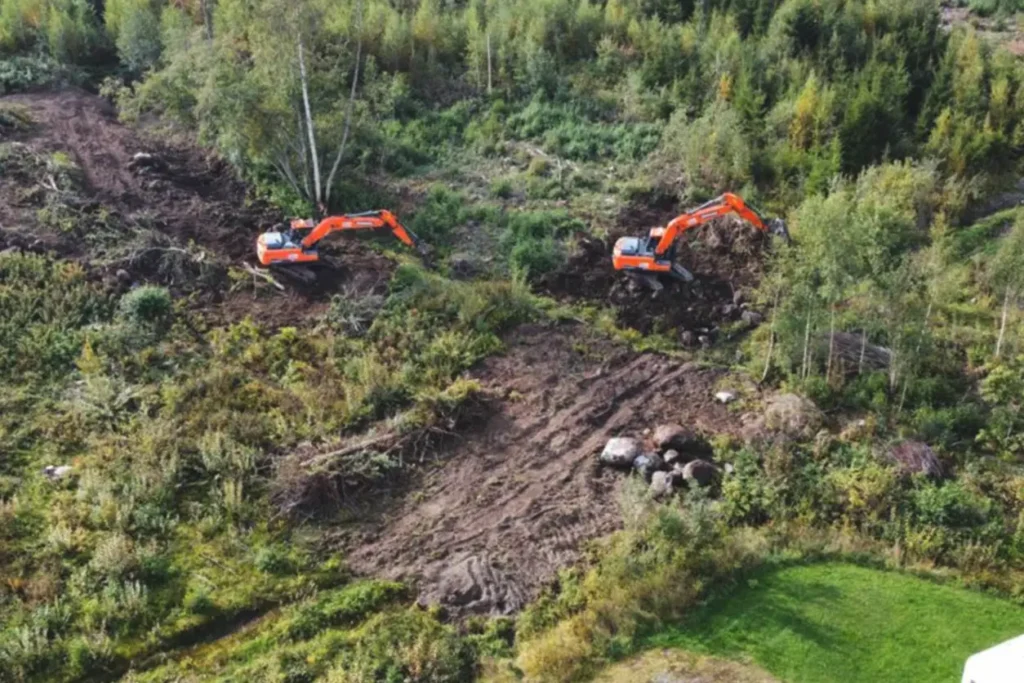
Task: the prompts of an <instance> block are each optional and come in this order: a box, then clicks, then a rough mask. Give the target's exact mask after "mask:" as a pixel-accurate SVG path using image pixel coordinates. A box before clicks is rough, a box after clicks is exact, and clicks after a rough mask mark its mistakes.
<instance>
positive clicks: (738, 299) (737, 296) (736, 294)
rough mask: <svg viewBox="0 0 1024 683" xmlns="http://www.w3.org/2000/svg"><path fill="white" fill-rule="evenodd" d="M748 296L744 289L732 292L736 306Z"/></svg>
mask: <svg viewBox="0 0 1024 683" xmlns="http://www.w3.org/2000/svg"><path fill="white" fill-rule="evenodd" d="M746 298H747V295H746V294H745V293H744V292H743V290H742V289H737V290H736V291H735V292H733V293H732V303H733V305H735V306H739V305H740V304H742V303H743V302H744V301H745V300H746Z"/></svg>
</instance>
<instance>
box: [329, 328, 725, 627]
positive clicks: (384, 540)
mask: <svg viewBox="0 0 1024 683" xmlns="http://www.w3.org/2000/svg"><path fill="white" fill-rule="evenodd" d="M506 343H507V350H506V352H505V353H504V354H503V355H500V356H495V357H492V358H489V359H487V360H485V361H483V362H482V363H481V364H480V365H479V366H478V367H477V368H476V369H475V371H473V372H472V373H471V374H472V375H473V376H474V377H476V378H477V379H479V380H480V381H481V383H482V384H484V386H485V387H486V388H488V389H489V390H490V391H491V392H492V393H494V394H496V395H497V396H498V397H499V398H498V399H497V400H496V403H497V405H496V406H495V407H494V410H493V413H492V415H491V416H490V417H489V418H488V419H487V420H485V421H484V422H483V423H482V424H480V425H478V426H477V427H476V429H473V430H470V431H467V432H463V433H462V434H460V435H459V436H458V437H457V439H458V440H457V441H456V442H455V443H454V444H453V445H451V446H449V447H448V449H447V450H446V451H445V452H444V453H441V454H439V456H440V457H441V458H442V459H443V462H444V464H443V465H440V466H439V467H438V468H436V469H435V470H434V471H432V472H431V473H430V474H427V475H425V480H424V481H423V482H422V483H420V484H419V485H417V486H416V490H415V493H411V494H410V495H408V496H407V497H406V499H405V500H404V501H403V502H401V503H400V504H399V505H398V506H397V507H396V509H395V510H393V511H392V512H391V513H389V514H387V515H386V517H385V519H384V520H383V521H382V522H381V524H380V526H379V527H378V528H376V529H375V530H374V531H373V532H371V533H370V534H369V538H365V539H364V540H363V543H362V544H361V545H357V546H356V547H354V548H352V550H351V552H350V554H349V557H348V560H349V562H350V564H351V565H352V566H353V567H354V568H355V569H356V570H358V571H360V572H364V573H367V574H374V575H383V576H387V577H391V578H401V579H406V580H411V581H413V582H414V583H416V584H418V586H419V588H420V596H421V600H422V601H424V602H427V603H432V602H440V603H442V604H444V605H446V606H447V607H448V608H449V609H451V610H452V611H453V612H454V613H456V614H468V613H510V612H514V611H517V610H518V609H520V608H521V607H522V606H523V605H524V604H526V603H527V602H528V601H529V600H530V599H531V598H533V597H535V596H536V595H537V593H538V592H539V591H540V589H541V588H542V587H543V586H544V585H545V584H547V583H549V582H550V581H551V580H552V579H553V578H554V577H555V576H556V573H557V571H558V570H559V569H561V568H563V567H566V566H568V565H570V564H572V563H573V562H574V561H575V560H577V559H578V557H579V552H580V549H581V545H582V544H583V543H584V542H585V541H586V540H588V539H592V538H596V537H599V536H602V535H604V534H607V533H609V532H611V531H613V530H615V529H616V528H617V527H618V526H619V525H620V521H621V512H620V509H619V506H618V504H617V501H618V495H617V494H618V492H619V490H620V488H621V486H622V483H623V481H625V479H626V477H625V476H624V475H623V474H622V473H618V472H612V471H608V470H604V469H601V468H599V467H598V465H597V454H598V453H599V451H600V450H601V448H602V447H603V446H604V444H605V442H606V441H607V440H608V438H609V437H611V436H615V435H620V434H634V435H637V436H639V435H640V434H642V432H643V430H644V429H648V428H651V429H653V428H654V427H655V426H656V425H657V424H658V423H660V422H671V421H678V422H680V423H681V424H683V425H686V426H689V427H692V428H694V429H697V430H701V431H705V432H708V433H737V432H738V430H739V428H740V421H739V417H738V416H737V415H735V414H733V413H730V411H729V410H728V409H727V408H726V407H725V406H722V405H718V404H715V403H714V402H713V400H712V393H713V387H714V384H715V382H716V380H718V379H719V377H720V376H721V371H718V370H712V369H700V368H698V367H697V366H696V365H694V364H689V363H680V362H678V361H677V360H674V359H672V358H669V357H666V356H662V355H658V354H650V353H646V354H636V353H633V352H631V351H628V350H625V349H623V348H621V347H619V346H617V345H614V344H612V343H611V342H608V341H604V340H597V339H591V338H590V337H589V335H588V334H587V333H586V331H585V330H584V329H583V328H581V327H579V326H576V325H563V326H555V327H551V326H539V325H531V326H525V327H521V328H520V329H518V330H517V331H516V332H515V333H513V334H512V335H511V337H510V338H509V339H508V340H507V342H506Z"/></svg>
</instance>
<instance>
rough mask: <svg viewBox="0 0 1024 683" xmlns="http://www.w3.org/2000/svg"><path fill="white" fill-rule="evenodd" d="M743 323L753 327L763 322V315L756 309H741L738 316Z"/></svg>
mask: <svg viewBox="0 0 1024 683" xmlns="http://www.w3.org/2000/svg"><path fill="white" fill-rule="evenodd" d="M740 320H742V321H743V322H744V323H745V324H747V325H750V326H751V327H755V326H757V325H760V324H761V323H763V322H764V316H763V315H761V314H760V313H758V312H757V311H743V315H741V316H740Z"/></svg>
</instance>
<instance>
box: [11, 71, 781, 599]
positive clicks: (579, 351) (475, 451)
mask: <svg viewBox="0 0 1024 683" xmlns="http://www.w3.org/2000/svg"><path fill="white" fill-rule="evenodd" d="M2 104H18V105H21V106H24V107H25V108H27V109H28V111H29V112H30V114H31V117H32V118H33V120H34V121H35V124H34V125H33V126H32V127H31V128H30V129H29V130H26V131H18V132H16V133H14V134H11V135H8V136H7V138H6V139H8V140H10V139H15V140H17V141H19V142H21V143H23V144H25V145H27V146H29V148H30V149H32V150H34V151H36V152H38V153H47V154H49V153H52V152H57V151H60V152H64V153H66V154H68V155H69V156H70V157H71V158H72V159H73V160H74V161H75V162H76V163H77V165H78V166H79V167H80V168H81V170H82V175H83V176H84V178H83V183H84V186H85V190H84V191H85V193H87V194H88V195H89V198H90V199H92V200H95V202H96V203H98V204H99V205H101V206H102V207H104V208H105V209H106V210H109V211H111V212H113V213H114V214H116V215H117V216H118V217H119V218H120V220H121V222H123V223H124V224H125V225H127V226H128V228H129V229H135V228H137V227H138V228H139V229H140V230H141V229H142V227H144V228H145V229H146V230H149V231H154V230H155V231H157V232H158V233H159V234H160V235H162V236H163V237H164V238H166V244H167V245H169V246H170V247H173V248H175V249H178V250H183V251H184V252H188V253H192V252H194V251H196V247H198V251H200V252H202V253H205V254H208V255H209V256H210V258H211V259H213V260H214V261H215V262H216V264H217V267H218V268H220V271H218V272H219V273H220V278H221V279H220V280H219V281H217V282H215V283H212V284H211V283H206V284H203V285H202V286H201V287H196V286H192V287H191V288H190V286H189V284H190V283H189V282H187V280H188V278H181V277H178V280H173V279H172V280H171V281H169V282H168V280H167V278H169V277H171V276H169V275H167V273H166V271H165V270H163V269H161V268H160V267H159V264H158V263H156V262H155V261H153V260H151V259H150V260H147V259H136V260H134V261H132V262H131V264H132V267H131V268H129V269H128V270H129V271H130V272H128V273H127V274H128V275H129V277H130V278H131V279H132V280H133V281H135V282H162V283H164V284H170V285H172V291H175V292H176V293H178V294H179V295H180V296H187V297H190V300H191V301H193V305H194V307H195V308H197V309H198V310H200V311H201V312H202V313H203V314H204V315H206V316H207V317H208V319H210V321H211V322H214V323H224V322H232V321H234V320H238V319H240V318H242V317H244V316H251V317H253V318H254V319H256V320H257V321H258V322H261V323H264V324H266V325H271V326H274V325H278V326H280V325H295V324H301V323H302V322H304V321H309V320H311V319H315V317H316V316H319V315H321V314H322V313H323V312H324V311H325V310H326V309H327V307H328V305H329V299H330V297H331V296H332V295H334V294H339V293H340V294H343V295H344V296H352V297H358V296H363V295H366V294H369V293H371V292H373V293H382V292H384V291H386V288H387V283H388V281H389V279H390V276H391V273H392V270H393V268H394V264H393V262H392V261H391V260H389V259H387V258H385V257H383V256H381V255H380V254H378V253H376V252H375V251H373V250H372V249H370V248H369V247H368V246H367V245H366V244H364V243H362V242H361V241H358V240H338V241H337V242H335V243H334V245H333V247H331V248H330V249H329V250H328V253H330V254H331V255H332V257H333V258H332V261H334V262H340V263H341V265H340V267H337V268H329V269H327V270H326V271H325V272H323V273H321V274H320V277H319V278H318V280H317V283H316V285H315V286H313V287H300V286H296V285H295V284H294V283H288V285H287V289H286V291H284V292H278V291H277V290H274V289H270V288H268V287H266V286H262V287H257V286H256V283H255V281H254V282H253V283H251V284H246V283H244V282H242V283H241V286H240V285H239V283H238V282H237V281H235V282H234V283H233V286H232V282H231V281H229V279H228V277H227V272H228V267H229V266H240V265H241V264H242V263H244V262H249V263H254V259H255V254H254V252H255V248H254V247H255V239H256V236H257V235H258V234H259V233H260V232H261V231H264V230H267V229H270V228H272V227H274V226H276V225H278V224H280V223H281V222H282V220H283V218H284V217H282V216H280V215H278V214H276V213H275V212H274V211H272V210H271V209H269V208H268V207H267V206H265V205H263V204H261V203H260V202H258V201H252V200H251V198H250V197H248V196H247V194H246V189H245V187H244V185H243V184H242V183H241V182H240V181H239V180H238V178H237V177H235V175H234V173H233V171H232V170H231V169H230V168H229V167H228V166H227V165H226V164H225V163H224V162H223V161H221V160H219V159H217V158H216V157H214V156H210V155H207V154H204V153H203V152H201V151H200V150H199V148H198V147H197V146H195V145H194V144H192V143H191V141H189V140H181V141H180V142H175V141H168V140H167V139H166V138H164V137H157V136H156V135H151V134H149V133H147V132H146V131H145V130H140V129H137V128H131V127H127V126H124V125H122V124H121V123H119V122H118V121H117V119H116V116H115V112H114V110H113V109H112V107H110V105H109V104H108V103H107V102H106V101H105V100H103V99H101V98H99V97H96V96H93V95H90V94H88V93H85V92H82V91H78V90H65V91H62V92H57V93H37V94H28V95H16V96H10V97H5V98H0V105H2ZM139 152H143V153H146V154H150V155H152V160H151V161H147V162H146V163H144V164H140V163H139V162H138V161H133V160H134V157H135V155H136V154H137V153H139ZM24 182H25V179H18V178H13V177H10V176H0V200H4V199H6V198H10V199H11V200H12V201H15V200H16V199H17V197H19V196H23V193H24V192H25V191H26V189H28V190H31V189H32V188H26V187H24V185H23V183H24ZM0 204H4V202H3V201H0ZM11 206H13V204H12V205H10V206H8V205H6V204H4V205H3V206H0V248H5V247H8V246H12V245H13V246H17V247H19V248H31V247H32V245H30V244H29V245H26V244H24V242H25V240H26V239H33V240H38V241H39V242H40V244H41V246H40V245H36V247H35V248H36V249H37V250H43V251H53V252H56V253H58V254H59V255H61V256H63V257H65V258H72V259H77V260H79V261H81V262H82V263H83V264H84V265H85V266H86V267H87V268H93V269H96V268H101V270H102V269H106V271H105V272H103V273H101V276H102V277H104V278H109V277H111V275H112V273H111V272H109V271H110V270H111V269H113V268H115V267H117V268H121V267H120V266H116V264H110V263H107V264H105V265H103V266H97V263H96V261H97V259H96V254H95V253H94V252H92V251H90V249H91V247H90V245H89V244H88V243H82V242H80V241H76V240H75V239H74V238H72V237H71V236H69V235H67V234H55V233H54V234H47V233H46V232H45V230H44V229H43V228H41V227H40V226H37V225H34V224H33V222H32V219H33V212H32V211H29V210H20V209H18V208H17V207H14V208H11ZM671 215H672V212H671V211H669V210H666V211H664V212H661V213H659V214H658V215H646V216H644V215H642V216H641V217H640V218H636V217H635V216H636V214H635V212H634V213H631V214H629V216H631V217H632V218H629V219H628V220H626V219H624V221H623V231H624V232H628V233H634V232H635V233H637V234H640V233H641V232H642V231H643V230H644V229H647V228H649V227H650V226H651V225H653V224H657V223H662V222H664V221H665V220H668V219H669V218H671ZM631 221H632V222H631ZM641 222H642V224H641ZM139 226H142V227H139ZM35 231H38V232H35ZM26 235H27V237H26ZM128 238H129V239H130V235H129V237H128ZM19 240H20V241H19ZM759 240H760V238H759V237H758V236H757V235H756V234H754V232H753V231H752V230H751V229H750V228H749V226H740V225H738V224H737V225H731V224H729V225H724V226H718V227H712V228H706V229H703V230H700V231H695V232H694V234H693V235H692V236H691V237H690V238H689V239H688V240H687V241H686V244H684V245H682V248H681V250H680V254H681V262H682V263H683V265H685V266H686V267H687V268H689V269H690V270H691V271H693V272H694V273H695V274H696V275H697V277H698V281H699V282H698V284H696V285H693V286H683V285H678V286H675V287H672V288H669V289H667V290H665V291H664V292H662V294H661V295H660V296H659V297H652V296H651V295H650V294H649V293H647V292H646V291H640V292H636V291H633V290H632V289H630V288H629V287H628V286H627V284H626V282H625V281H624V278H623V276H621V275H617V274H615V273H614V271H613V270H612V268H611V264H610V252H609V250H608V246H609V245H601V246H600V247H598V248H597V249H594V248H591V249H590V250H589V251H588V250H587V249H583V250H581V252H580V254H579V255H578V256H576V257H574V259H573V260H572V261H571V262H570V263H569V264H568V266H567V267H566V268H565V269H564V270H563V271H562V272H560V273H558V274H556V275H555V276H553V277H552V278H551V279H550V280H549V281H548V283H547V287H548V289H549V291H550V292H551V293H553V294H554V295H556V296H560V297H565V298H567V299H572V300H592V301H596V302H600V303H602V304H604V303H607V302H611V303H612V304H613V305H616V306H617V307H618V308H619V311H620V318H621V320H622V321H623V322H624V323H625V324H627V325H630V326H632V327H635V328H637V329H640V330H643V331H654V330H664V329H676V330H680V329H683V328H686V329H693V328H699V327H701V326H707V327H710V326H714V325H717V324H719V323H720V322H721V320H722V314H721V307H722V306H723V305H727V304H731V303H732V300H733V292H734V290H735V289H736V288H737V287H743V286H749V285H751V284H753V283H755V282H756V281H757V278H758V277H759V274H760V270H759V268H760V265H759V263H760V257H761V254H760V250H761V248H762V244H761V242H760V241H759ZM115 279H116V278H115ZM121 279H123V278H121ZM183 279H184V280H185V281H184V282H183V281H181V280H183ZM506 343H507V351H506V353H504V354H503V355H499V356H495V357H492V358H489V359H487V360H485V361H483V362H482V363H480V364H479V365H478V366H477V367H476V368H475V369H474V370H473V371H472V373H471V374H472V375H473V376H474V377H476V378H477V379H479V380H480V381H481V382H482V383H483V384H484V385H485V386H486V387H487V388H488V389H489V392H490V395H492V396H493V397H494V398H493V399H492V400H491V401H490V402H489V403H490V408H491V409H490V411H489V412H487V413H486V416H485V417H481V418H480V419H479V420H477V423H476V424H474V425H471V426H470V427H469V428H468V429H467V430H463V431H461V432H460V433H459V434H458V435H455V436H454V437H453V438H452V439H449V440H447V441H446V442H445V445H443V446H442V447H441V450H440V452H438V453H437V457H438V464H437V465H436V466H434V467H428V468H425V470H424V473H423V474H421V475H418V476H419V479H418V480H417V481H416V482H414V487H409V488H404V489H403V490H405V491H407V493H406V494H405V495H404V496H402V495H401V494H399V495H398V497H397V498H396V499H395V501H394V502H393V504H387V505H386V504H384V501H382V503H381V505H380V508H381V510H382V512H380V513H379V514H380V517H379V518H378V519H377V520H376V522H375V523H373V524H372V525H371V527H370V529H369V530H368V531H366V532H364V533H362V534H361V535H360V537H359V538H350V539H349V540H348V541H347V548H348V550H349V551H350V552H349V554H348V559H349V562H350V564H351V565H352V566H353V568H354V569H356V570H357V571H360V572H363V573H366V574H372V575H384V576H389V577H396V578H403V579H407V580H410V581H412V582H414V583H415V584H416V585H418V586H419V589H420V593H421V597H422V599H423V600H424V601H426V602H440V603H442V604H445V605H447V606H449V607H450V608H451V609H452V610H453V612H455V613H456V614H470V613H510V612H514V611H516V610H518V609H519V608H521V607H522V606H523V605H524V604H525V603H526V602H528V601H529V600H530V599H532V598H533V597H534V596H536V595H537V593H538V592H539V591H540V589H541V588H542V587H543V586H544V585H545V584H547V583H548V582H550V581H551V580H552V579H553V578H554V577H555V575H556V572H557V570H558V569H560V568H562V567H565V566H567V565H569V564H571V563H573V562H574V561H575V560H576V559H577V558H578V557H579V553H580V552H581V547H582V546H583V545H584V544H585V542H586V541H587V540H589V539H592V538H596V537H599V536H601V535H604V534H606V533H608V532H610V531H612V530H614V529H615V528H617V527H618V526H619V524H620V520H621V513H620V510H619V506H618V505H617V500H618V494H619V491H620V489H621V488H622V485H623V482H624V481H625V479H626V477H625V476H623V475H622V474H621V473H617V472H609V471H605V470H602V469H600V468H599V467H598V466H597V454H598V453H599V451H600V450H601V448H602V447H603V445H604V443H605V441H606V440H607V439H608V438H609V437H611V436H615V435H625V434H630V435H641V434H642V433H643V432H644V430H645V429H653V428H654V427H655V426H656V425H657V424H659V423H662V422H669V421H671V422H679V423H681V424H683V425H687V426H690V427H693V428H695V429H697V430H702V431H705V432H707V433H709V434H710V433H732V434H738V433H739V431H740V429H741V427H742V425H741V423H740V420H739V418H738V417H737V416H736V415H735V414H733V413H731V412H730V411H729V410H727V409H726V408H725V407H724V406H721V405H717V404H715V403H714V402H713V400H712V394H713V390H714V385H715V383H716V381H717V380H718V379H719V378H720V377H721V374H722V373H721V371H718V370H712V369H702V368H699V367H698V366H696V365H693V364H685V363H681V362H679V361H677V360H675V359H673V358H670V357H667V356H663V355H657V354H651V353H646V354H637V353H635V352H632V351H630V350H628V349H625V348H623V347H621V346H618V345H616V344H614V343H612V342H610V341H608V340H605V339H598V338H593V337H592V336H591V335H589V334H588V333H587V331H586V330H585V329H584V328H582V327H580V326H576V325H563V326H554V327H551V326H536V325H535V326H526V327H522V328H520V329H518V330H517V331H515V332H514V333H512V335H511V336H510V337H509V338H508V339H507V340H506Z"/></svg>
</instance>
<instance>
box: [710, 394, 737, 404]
mask: <svg viewBox="0 0 1024 683" xmlns="http://www.w3.org/2000/svg"><path fill="white" fill-rule="evenodd" d="M715 400H716V401H718V402H719V403H726V404H728V403H732V402H733V401H735V400H736V394H734V393H732V392H731V391H719V392H718V393H717V394H715Z"/></svg>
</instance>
